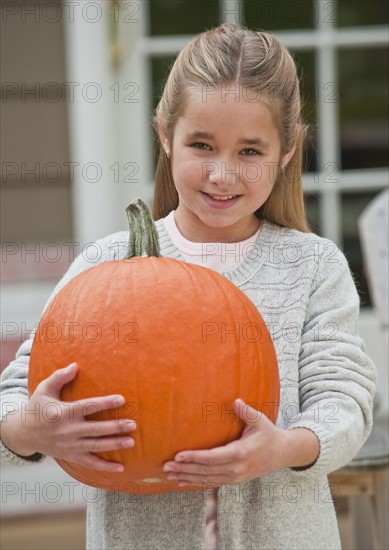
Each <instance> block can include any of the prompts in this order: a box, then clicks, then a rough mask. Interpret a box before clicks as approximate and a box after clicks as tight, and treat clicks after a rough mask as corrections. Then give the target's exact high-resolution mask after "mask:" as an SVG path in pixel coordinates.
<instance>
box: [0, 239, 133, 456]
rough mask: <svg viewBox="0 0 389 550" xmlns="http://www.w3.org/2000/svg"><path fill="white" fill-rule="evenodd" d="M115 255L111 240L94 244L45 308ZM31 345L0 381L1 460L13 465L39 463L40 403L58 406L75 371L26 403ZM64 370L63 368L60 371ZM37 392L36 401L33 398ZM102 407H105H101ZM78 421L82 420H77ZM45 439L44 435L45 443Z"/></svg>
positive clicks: (62, 375) (55, 378) (26, 344)
mask: <svg viewBox="0 0 389 550" xmlns="http://www.w3.org/2000/svg"><path fill="white" fill-rule="evenodd" d="M119 245H120V243H119ZM124 251H125V249H124V248H123V252H124ZM119 252H120V250H119V247H118V243H117V242H115V240H114V239H111V240H110V239H103V240H101V241H97V243H95V244H94V245H93V246H92V247H90V248H89V249H87V250H85V251H84V253H83V254H80V255H79V256H78V257H77V258H76V259H75V261H74V262H73V264H72V265H71V266H70V268H69V270H68V271H67V273H66V274H65V275H64V277H63V278H62V279H61V281H60V282H59V283H58V284H57V286H56V288H55V289H54V291H53V293H52V294H51V296H50V298H49V300H48V302H47V303H46V306H45V307H47V306H48V304H49V303H50V302H51V301H52V300H53V298H54V297H55V296H56V294H57V293H58V292H59V290H60V289H61V288H63V287H64V286H65V285H66V284H67V282H68V281H70V280H71V279H72V278H73V277H75V276H76V275H78V274H79V273H81V272H82V271H84V270H86V269H88V268H90V267H93V266H95V265H97V264H99V263H102V262H104V261H108V260H111V259H116V257H117V256H118V255H119ZM120 255H121V254H120ZM32 343H33V335H32V336H31V337H30V339H29V340H27V341H26V342H24V343H23V344H22V345H21V346H20V348H19V350H18V352H17V354H16V358H15V360H14V361H12V362H11V363H10V365H9V366H8V367H7V368H6V369H5V370H4V372H3V373H2V376H1V380H0V395H1V411H0V413H1V416H0V421H1V424H0V429H1V438H2V440H1V441H0V451H1V459H2V460H4V461H7V462H11V463H13V464H15V465H27V464H30V463H31V461H39V460H42V459H43V454H44V453H43V452H41V451H42V450H41V449H38V448H37V447H36V445H38V446H39V437H40V435H41V430H40V428H41V426H39V422H40V416H39V409H40V405H41V406H42V403H43V401H42V399H46V400H47V399H51V400H58V402H59V403H60V400H59V395H60V390H61V387H62V385H63V384H65V383H67V382H69V381H70V380H71V379H72V378H73V377H74V376H75V374H76V371H73V373H69V372H68V373H66V372H64V371H63V369H61V371H58V375H57V376H53V377H51V378H52V379H51V380H50V382H49V383H47V384H44V385H43V386H42V387H41V388H40V389H39V391H38V388H37V390H36V392H34V394H33V396H31V398H30V400H29V399H28V367H29V359H30V352H31V348H32ZM66 366H67V365H64V367H66ZM47 380H49V379H47ZM37 392H38V398H37V396H36V395H35V394H36V393H37ZM111 401H112V400H111ZM106 404H107V403H106ZM103 406H105V405H104V404H103ZM111 406H112V403H111ZM81 420H83V419H81V418H80V421H81ZM57 424H58V425H59V423H54V424H53V426H54V425H55V427H57ZM49 427H50V426H49V423H46V426H45V429H46V430H48V428H49ZM83 429H84V428H83ZM48 435H49V434H48V433H47V437H46V439H47V438H48ZM44 447H45V450H47V451H50V450H51V449H50V447H49V446H47V445H44ZM11 449H12V450H11ZM37 451H39V452H37ZM52 456H54V455H52Z"/></svg>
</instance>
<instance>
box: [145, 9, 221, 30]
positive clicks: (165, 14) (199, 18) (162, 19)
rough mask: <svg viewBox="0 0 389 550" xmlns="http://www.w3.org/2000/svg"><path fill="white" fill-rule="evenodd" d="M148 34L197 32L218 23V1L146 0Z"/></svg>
mask: <svg viewBox="0 0 389 550" xmlns="http://www.w3.org/2000/svg"><path fill="white" fill-rule="evenodd" d="M148 2H149V11H150V34H151V35H153V36H155V35H168V34H197V33H199V32H202V31H204V30H205V29H206V28H209V27H216V26H218V24H219V1H218V0H207V1H206V2H204V1H200V2H199V0H148Z"/></svg>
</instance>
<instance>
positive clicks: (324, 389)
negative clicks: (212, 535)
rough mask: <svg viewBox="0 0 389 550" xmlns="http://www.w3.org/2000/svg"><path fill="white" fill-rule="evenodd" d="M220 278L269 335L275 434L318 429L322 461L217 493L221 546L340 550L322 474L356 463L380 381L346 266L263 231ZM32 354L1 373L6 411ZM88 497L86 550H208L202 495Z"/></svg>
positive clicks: (317, 245)
mask: <svg viewBox="0 0 389 550" xmlns="http://www.w3.org/2000/svg"><path fill="white" fill-rule="evenodd" d="M157 229H158V232H159V236H160V244H161V252H162V255H164V256H170V257H172V258H176V259H178V260H183V258H182V257H181V256H180V253H179V251H178V250H177V248H176V247H175V246H174V244H173V243H172V241H171V240H170V237H169V235H168V234H167V232H166V230H165V228H164V223H163V220H159V221H158V222H157ZM127 242H128V233H127V232H119V233H115V234H113V235H110V236H108V237H106V238H104V239H101V240H100V241H97V243H96V244H95V245H94V246H93V247H91V248H90V250H89V251H88V252H87V253H86V252H84V253H83V254H82V255H80V256H79V257H78V258H76V260H75V261H74V262H73V264H72V265H71V267H70V268H69V270H68V272H67V273H66V275H65V276H64V277H63V278H62V280H61V281H60V283H59V284H58V285H57V287H56V289H55V290H54V292H53V294H52V296H51V297H50V299H49V301H50V300H52V299H53V297H54V296H55V294H56V293H57V292H58V291H59V289H60V288H62V287H63V286H64V285H65V284H66V282H68V281H69V279H71V278H72V277H74V276H75V275H77V274H78V273H80V272H81V271H82V270H85V269H88V268H89V267H92V266H93V265H95V264H97V263H101V262H103V261H107V260H111V259H118V258H123V257H124V256H125V252H126V248H127ZM93 254H94V256H95V257H94V258H93V257H92V256H93ZM223 275H224V276H225V277H226V278H227V279H229V280H230V281H232V282H233V283H234V284H235V285H237V286H238V287H239V288H240V289H241V290H242V291H243V292H244V293H245V294H246V295H247V296H248V297H249V298H250V299H251V300H252V302H254V304H255V305H256V306H257V307H258V309H259V310H260V312H261V313H262V316H263V317H264V320H265V321H266V323H267V325H268V327H269V330H270V333H271V335H272V337H273V341H274V345H275V348H276V352H277V357H278V362H279V371H280V380H281V402H280V410H279V415H278V419H277V425H278V426H279V427H282V428H285V429H293V428H297V427H304V428H308V429H310V430H312V431H313V432H314V433H315V434H316V435H317V436H318V438H319V441H320V454H319V457H318V459H317V461H316V462H315V464H314V465H313V466H311V467H309V468H305V469H293V468H283V469H281V470H277V471H275V472H272V473H270V474H267V475H265V476H263V477H261V478H257V479H253V480H251V481H247V482H244V483H237V484H231V485H222V486H221V487H220V488H219V490H218V497H217V498H218V500H217V536H218V547H219V548H220V550H259V549H266V550H269V549H272V550H275V549H288V550H297V549H298V550H301V549H307V550H314V549H317V550H325V549H331V550H335V549H340V540H339V532H338V527H337V521H336V515H335V510H334V505H333V502H332V499H331V494H330V490H329V487H328V481H327V475H328V474H329V473H330V472H332V471H333V470H336V469H337V468H339V467H341V466H342V465H344V464H346V463H347V462H348V461H349V460H350V459H352V458H353V456H354V455H355V454H356V453H357V451H358V450H359V448H360V447H361V445H362V444H363V443H364V441H365V440H366V439H367V437H368V435H369V433H370V430H371V425H372V400H373V395H374V391H375V381H376V371H375V367H374V365H373V364H372V362H371V361H370V359H369V358H368V357H367V356H366V355H365V353H364V344H363V342H362V341H361V339H360V337H359V336H358V330H357V324H358V313H359V299H358V295H357V292H356V289H355V285H354V282H353V279H352V276H351V274H350V270H349V267H348V264H347V261H346V259H345V257H344V255H343V254H342V252H341V251H340V250H339V249H338V248H337V247H336V246H335V245H334V243H332V242H330V241H328V240H326V239H322V238H320V237H318V236H316V235H314V234H311V233H301V232H299V231H296V230H291V229H285V228H282V227H279V226H277V225H275V224H272V223H269V222H264V223H263V226H262V229H261V232H260V234H259V237H258V240H257V242H256V246H255V247H251V251H250V252H249V253H248V255H247V257H246V258H245V261H244V262H243V264H242V265H241V266H240V267H239V268H238V269H236V270H234V271H231V272H225V273H223ZM31 345H32V341H31V340H28V341H26V342H24V343H23V344H22V346H21V347H20V349H19V351H18V353H17V356H16V359H15V360H14V361H13V362H12V363H11V364H10V365H9V366H8V368H7V369H6V370H5V371H4V372H3V375H2V379H1V388H0V389H1V397H2V411H9V410H10V407H11V404H12V405H13V406H14V407H16V408H17V407H19V406H20V403H21V402H23V401H25V400H26V399H27V373H28V363H29V353H30V350H31ZM1 455H2V459H3V460H6V461H9V462H11V463H13V464H17V465H23V464H26V463H31V462H30V461H27V460H26V459H24V458H21V457H19V456H17V455H15V454H14V453H12V452H11V451H10V450H8V449H7V448H6V447H5V446H4V445H2V448H1ZM33 458H35V459H36V460H42V459H43V458H44V457H41V456H40V455H37V456H35V457H33ZM91 491H93V494H94V497H95V498H93V499H92V498H89V499H88V514H87V547H88V548H89V549H96V550H103V549H104V550H119V549H120V550H121V549H127V550H131V549H133V550H142V549H144V550H174V549H177V550H204V544H205V514H206V502H207V494H206V492H203V491H192V492H172V493H165V494H157V495H146V496H141V495H129V494H126V493H115V492H110V491H103V490H99V489H93V490H92V489H91ZM88 494H89V496H91V492H89V493H88ZM92 501H93V502H92Z"/></svg>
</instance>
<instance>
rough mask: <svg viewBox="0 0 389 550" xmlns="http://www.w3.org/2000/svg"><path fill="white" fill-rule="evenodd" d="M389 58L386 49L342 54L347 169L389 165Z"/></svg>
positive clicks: (343, 145) (343, 144) (343, 150)
mask: <svg viewBox="0 0 389 550" xmlns="http://www.w3.org/2000/svg"><path fill="white" fill-rule="evenodd" d="M387 74H388V57H387V52H386V50H384V49H382V48H379V49H378V48H371V49H364V50H362V49H355V50H340V51H339V86H340V124H341V159H342V160H341V162H342V168H343V169H352V168H374V167H383V166H386V165H387V162H388V160H387V145H388V122H387V116H388V85H387Z"/></svg>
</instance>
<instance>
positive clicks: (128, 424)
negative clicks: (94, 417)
mask: <svg viewBox="0 0 389 550" xmlns="http://www.w3.org/2000/svg"><path fill="white" fill-rule="evenodd" d="M136 427H137V426H136V423H135V422H134V421H133V420H127V419H123V420H99V421H97V422H91V421H89V420H87V421H85V422H83V423H82V424H81V425H80V426H79V428H78V429H77V430H76V431H75V433H74V435H75V436H78V437H104V436H107V435H114V434H119V433H120V434H122V433H125V432H133V431H134V430H136Z"/></svg>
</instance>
